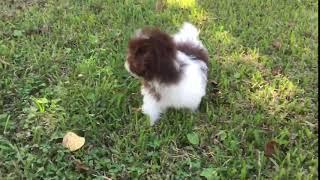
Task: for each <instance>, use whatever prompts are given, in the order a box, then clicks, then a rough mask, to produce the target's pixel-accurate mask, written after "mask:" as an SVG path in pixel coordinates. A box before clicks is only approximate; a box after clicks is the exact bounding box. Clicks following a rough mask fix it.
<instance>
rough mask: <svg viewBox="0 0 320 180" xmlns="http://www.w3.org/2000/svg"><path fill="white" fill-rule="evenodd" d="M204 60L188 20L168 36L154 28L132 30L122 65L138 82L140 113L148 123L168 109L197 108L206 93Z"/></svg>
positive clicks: (199, 44) (201, 45) (197, 34)
mask: <svg viewBox="0 0 320 180" xmlns="http://www.w3.org/2000/svg"><path fill="white" fill-rule="evenodd" d="M208 61H209V58H208V51H207V49H206V48H205V47H204V45H203V44H202V43H201V41H200V40H199V31H198V29H197V28H196V27H195V26H193V25H192V24H190V23H187V22H185V23H184V24H183V26H182V28H181V29H180V31H179V32H178V33H176V34H174V35H172V36H170V35H169V34H167V33H165V32H162V31H160V30H158V29H155V28H144V29H140V30H138V31H137V32H136V33H135V35H134V37H133V38H132V39H131V40H130V41H129V43H128V54H127V59H126V62H125V68H126V69H127V71H128V72H129V73H130V74H132V75H133V76H134V77H136V78H138V79H140V80H141V81H142V88H141V94H142V95H143V105H142V112H143V113H144V114H146V115H148V116H149V117H150V124H151V125H153V124H154V123H155V122H156V121H157V120H158V119H159V117H160V115H161V114H162V113H164V112H165V111H166V109H168V108H177V109H179V108H187V109H190V110H191V111H196V110H197V109H198V107H199V105H200V102H201V99H202V97H203V96H204V95H205V93H206V84H207V73H208Z"/></svg>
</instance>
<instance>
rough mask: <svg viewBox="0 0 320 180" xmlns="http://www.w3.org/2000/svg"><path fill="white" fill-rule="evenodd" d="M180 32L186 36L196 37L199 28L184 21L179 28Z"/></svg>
mask: <svg viewBox="0 0 320 180" xmlns="http://www.w3.org/2000/svg"><path fill="white" fill-rule="evenodd" d="M180 33H182V34H185V35H186V37H189V38H196V39H198V37H199V30H198V29H197V28H196V27H195V26H194V25H193V24H191V23H189V22H184V23H183V25H182V28H181V29H180Z"/></svg>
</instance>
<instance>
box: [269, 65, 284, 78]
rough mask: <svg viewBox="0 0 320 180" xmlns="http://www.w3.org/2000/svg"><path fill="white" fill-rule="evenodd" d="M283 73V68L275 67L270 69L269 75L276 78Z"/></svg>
mask: <svg viewBox="0 0 320 180" xmlns="http://www.w3.org/2000/svg"><path fill="white" fill-rule="evenodd" d="M282 72H283V68H282V67H281V66H275V67H273V68H272V70H271V73H272V75H274V76H276V75H279V74H281V73H282Z"/></svg>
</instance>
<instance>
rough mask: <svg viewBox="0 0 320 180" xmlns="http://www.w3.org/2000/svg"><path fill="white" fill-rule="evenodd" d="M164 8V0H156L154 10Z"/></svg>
mask: <svg viewBox="0 0 320 180" xmlns="http://www.w3.org/2000/svg"><path fill="white" fill-rule="evenodd" d="M164 8H165V2H164V0H157V2H156V11H157V12H159V11H162V10H163V9H164Z"/></svg>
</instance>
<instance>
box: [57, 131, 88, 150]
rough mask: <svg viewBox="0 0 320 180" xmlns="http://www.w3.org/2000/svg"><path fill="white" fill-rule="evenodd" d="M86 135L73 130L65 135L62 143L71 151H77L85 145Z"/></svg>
mask: <svg viewBox="0 0 320 180" xmlns="http://www.w3.org/2000/svg"><path fill="white" fill-rule="evenodd" d="M84 142H85V139H84V137H80V136H78V135H77V134H75V133H73V132H68V133H67V134H66V135H64V137H63V141H62V145H63V146H64V147H66V148H68V149H69V150H70V151H76V150H78V149H80V148H81V147H82V146H83V145H84Z"/></svg>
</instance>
